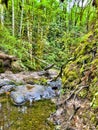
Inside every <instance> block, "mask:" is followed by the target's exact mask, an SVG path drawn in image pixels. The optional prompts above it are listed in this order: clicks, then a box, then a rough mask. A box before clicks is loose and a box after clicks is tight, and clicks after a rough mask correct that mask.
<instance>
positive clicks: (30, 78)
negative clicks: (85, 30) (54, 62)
mask: <svg viewBox="0 0 98 130" xmlns="http://www.w3.org/2000/svg"><path fill="white" fill-rule="evenodd" d="M57 75H58V72H57V71H56V70H52V69H50V70H48V71H39V72H19V73H16V74H14V73H12V72H11V71H6V72H5V73H1V74H0V130H54V129H55V126H54V124H53V123H52V122H50V121H49V120H48V118H49V117H50V115H51V114H52V113H53V112H55V110H56V104H55V103H54V102H55V100H57V98H58V97H59V96H60V89H61V80H60V79H57V80H56V81H52V79H53V78H55V77H56V76H57ZM53 101H54V102H53Z"/></svg>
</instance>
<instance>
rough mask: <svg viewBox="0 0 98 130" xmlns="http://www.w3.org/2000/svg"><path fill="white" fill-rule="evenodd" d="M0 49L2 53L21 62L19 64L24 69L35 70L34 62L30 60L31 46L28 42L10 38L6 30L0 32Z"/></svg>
mask: <svg viewBox="0 0 98 130" xmlns="http://www.w3.org/2000/svg"><path fill="white" fill-rule="evenodd" d="M0 48H1V50H2V51H4V52H6V53H8V54H11V55H14V56H16V57H18V58H19V59H20V60H21V61H22V62H20V63H19V64H20V65H21V66H22V67H24V68H25V69H26V67H27V68H29V69H36V65H34V62H33V61H34V60H35V59H33V58H31V57H32V56H31V52H30V51H32V50H31V49H32V45H31V44H30V43H29V42H26V41H22V40H17V39H16V38H15V37H12V36H11V35H10V33H9V32H8V30H6V29H5V28H3V30H2V29H1V30H0Z"/></svg>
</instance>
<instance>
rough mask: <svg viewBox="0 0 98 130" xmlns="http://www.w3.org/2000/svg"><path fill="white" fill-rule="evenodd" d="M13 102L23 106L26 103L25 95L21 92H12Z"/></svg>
mask: <svg viewBox="0 0 98 130" xmlns="http://www.w3.org/2000/svg"><path fill="white" fill-rule="evenodd" d="M10 96H11V99H12V102H13V103H14V104H15V105H23V104H24V103H25V98H24V94H23V93H21V92H11V94H10Z"/></svg>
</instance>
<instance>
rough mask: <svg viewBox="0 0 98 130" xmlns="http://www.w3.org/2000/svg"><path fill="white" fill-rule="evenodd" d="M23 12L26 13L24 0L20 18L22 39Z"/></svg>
mask: <svg viewBox="0 0 98 130" xmlns="http://www.w3.org/2000/svg"><path fill="white" fill-rule="evenodd" d="M23 12H24V0H22V10H21V18H20V30H19V36H20V37H21V35H22V23H23Z"/></svg>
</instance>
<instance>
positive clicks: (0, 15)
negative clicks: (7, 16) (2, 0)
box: [0, 4, 4, 26]
mask: <svg viewBox="0 0 98 130" xmlns="http://www.w3.org/2000/svg"><path fill="white" fill-rule="evenodd" d="M0 12H1V14H0V19H1V21H0V22H1V26H4V7H3V5H2V4H0Z"/></svg>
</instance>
